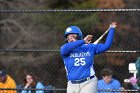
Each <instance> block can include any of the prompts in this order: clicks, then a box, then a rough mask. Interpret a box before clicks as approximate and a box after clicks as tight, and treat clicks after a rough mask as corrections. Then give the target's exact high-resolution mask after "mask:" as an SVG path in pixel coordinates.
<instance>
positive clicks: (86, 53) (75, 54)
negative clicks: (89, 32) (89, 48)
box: [70, 52, 90, 57]
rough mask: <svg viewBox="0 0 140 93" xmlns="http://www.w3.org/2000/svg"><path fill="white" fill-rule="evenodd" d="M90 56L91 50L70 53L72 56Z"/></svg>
mask: <svg viewBox="0 0 140 93" xmlns="http://www.w3.org/2000/svg"><path fill="white" fill-rule="evenodd" d="M86 56H90V53H89V52H81V53H70V57H86Z"/></svg>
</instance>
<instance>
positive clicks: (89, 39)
mask: <svg viewBox="0 0 140 93" xmlns="http://www.w3.org/2000/svg"><path fill="white" fill-rule="evenodd" d="M92 38H93V36H92V35H87V36H86V37H85V38H84V40H85V43H86V44H89V43H90V42H91V40H92Z"/></svg>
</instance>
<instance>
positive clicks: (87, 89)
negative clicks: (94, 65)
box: [67, 76, 97, 93]
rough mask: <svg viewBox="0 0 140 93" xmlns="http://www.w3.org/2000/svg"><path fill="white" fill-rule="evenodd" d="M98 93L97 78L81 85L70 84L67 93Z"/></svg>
mask: <svg viewBox="0 0 140 93" xmlns="http://www.w3.org/2000/svg"><path fill="white" fill-rule="evenodd" d="M96 92H97V77H96V76H95V77H94V78H92V79H90V80H87V81H85V82H83V83H80V84H72V83H71V82H68V84H67V93H96Z"/></svg>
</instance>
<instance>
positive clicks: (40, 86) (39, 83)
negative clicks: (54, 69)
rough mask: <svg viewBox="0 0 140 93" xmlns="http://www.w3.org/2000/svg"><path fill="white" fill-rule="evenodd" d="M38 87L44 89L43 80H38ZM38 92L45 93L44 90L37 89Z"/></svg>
mask: <svg viewBox="0 0 140 93" xmlns="http://www.w3.org/2000/svg"><path fill="white" fill-rule="evenodd" d="M36 89H44V85H43V84H42V83H41V82H38V83H37V85H36ZM36 93H44V91H43V90H40V91H36Z"/></svg>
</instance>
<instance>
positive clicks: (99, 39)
mask: <svg viewBox="0 0 140 93" xmlns="http://www.w3.org/2000/svg"><path fill="white" fill-rule="evenodd" d="M109 29H110V27H109V28H108V29H107V30H106V31H105V33H103V34H102V35H101V36H100V37H99V38H98V39H97V40H96V41H95V42H94V43H93V44H97V43H99V42H100V41H101V39H102V38H103V37H104V36H105V35H106V34H107V33H108V31H109Z"/></svg>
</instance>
